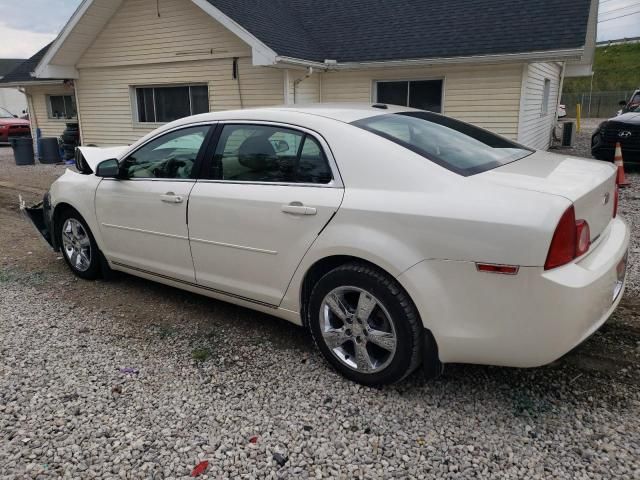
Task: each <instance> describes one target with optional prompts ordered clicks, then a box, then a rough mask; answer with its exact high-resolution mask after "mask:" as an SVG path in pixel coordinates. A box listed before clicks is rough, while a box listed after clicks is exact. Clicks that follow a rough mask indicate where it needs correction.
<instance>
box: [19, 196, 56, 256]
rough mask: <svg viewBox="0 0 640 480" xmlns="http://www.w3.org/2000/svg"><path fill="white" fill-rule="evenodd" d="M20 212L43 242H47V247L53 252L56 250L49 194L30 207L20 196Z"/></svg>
mask: <svg viewBox="0 0 640 480" xmlns="http://www.w3.org/2000/svg"><path fill="white" fill-rule="evenodd" d="M20 211H21V212H22V214H23V215H24V216H25V217H26V218H27V219H28V220H29V222H30V223H31V224H32V225H33V226H34V227H35V229H36V230H37V231H38V233H39V234H40V236H41V237H42V238H43V239H44V240H45V242H47V246H48V247H49V248H52V249H53V250H57V247H56V245H55V239H54V235H53V228H52V226H53V221H52V216H53V210H52V208H51V201H50V197H49V193H48V192H47V193H46V194H45V195H44V198H43V199H42V202H40V203H38V204H36V205H33V206H31V207H27V205H26V203H25V201H24V200H23V199H22V196H20Z"/></svg>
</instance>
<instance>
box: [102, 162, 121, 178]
mask: <svg viewBox="0 0 640 480" xmlns="http://www.w3.org/2000/svg"><path fill="white" fill-rule="evenodd" d="M119 174H120V164H118V160H116V159H115V158H111V159H109V160H104V161H102V162H100V163H99V164H98V166H97V167H96V177H102V178H118V175H119Z"/></svg>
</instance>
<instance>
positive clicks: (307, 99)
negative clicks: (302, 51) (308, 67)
mask: <svg viewBox="0 0 640 480" xmlns="http://www.w3.org/2000/svg"><path fill="white" fill-rule="evenodd" d="M306 74H307V72H306V71H299V70H290V71H289V103H297V104H305V103H318V102H319V101H320V85H321V80H320V77H321V75H322V73H320V72H314V73H312V75H311V76H310V77H308V78H304V77H305V75H306ZM296 80H301V81H300V82H299V83H298V85H295V81H296ZM294 92H295V93H294Z"/></svg>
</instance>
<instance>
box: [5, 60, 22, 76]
mask: <svg viewBox="0 0 640 480" xmlns="http://www.w3.org/2000/svg"><path fill="white" fill-rule="evenodd" d="M22 62H24V59H23V58H0V77H4V76H5V75H6V74H7V73H9V72H10V71H11V70H13V69H14V68H16V67H17V66H18V65H20V64H21V63H22Z"/></svg>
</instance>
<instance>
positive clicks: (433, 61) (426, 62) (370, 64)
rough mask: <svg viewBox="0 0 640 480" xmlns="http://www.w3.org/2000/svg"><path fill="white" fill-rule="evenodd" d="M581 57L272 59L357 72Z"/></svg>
mask: <svg viewBox="0 0 640 480" xmlns="http://www.w3.org/2000/svg"><path fill="white" fill-rule="evenodd" d="M583 55H584V47H581V48H574V49H565V50H544V51H538V52H525V53H507V54H499V55H471V56H465V57H442V58H419V59H412V60H375V61H364V62H343V63H337V62H333V61H330V60H328V61H325V62H316V61H311V60H303V59H299V58H292V57H282V56H278V57H276V63H280V64H286V65H294V66H298V67H313V68H318V69H322V70H357V69H365V68H385V67H415V66H435V65H449V64H467V63H486V64H489V63H508V62H522V61H526V62H553V61H567V60H580V59H581V58H582V56H583Z"/></svg>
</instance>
